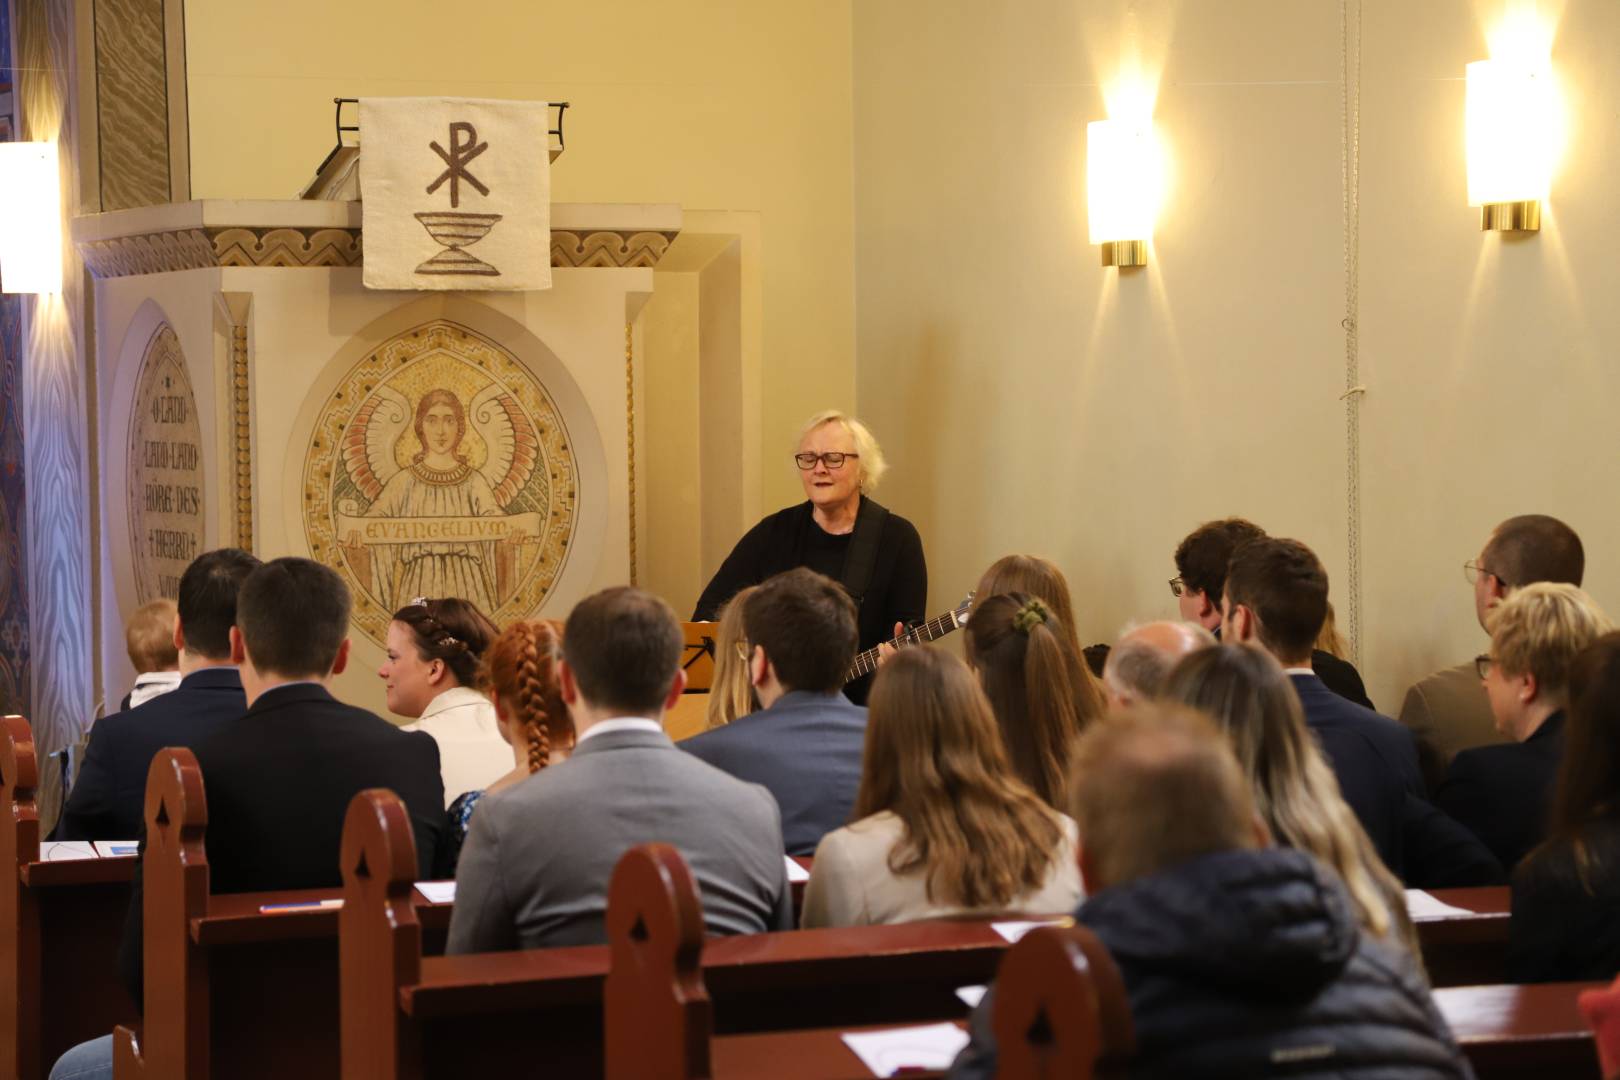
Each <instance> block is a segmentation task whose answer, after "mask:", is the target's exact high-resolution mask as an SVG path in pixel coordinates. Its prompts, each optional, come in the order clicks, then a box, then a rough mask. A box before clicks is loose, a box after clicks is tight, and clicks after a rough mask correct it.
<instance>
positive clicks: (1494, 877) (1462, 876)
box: [1221, 537, 1503, 888]
mask: <svg viewBox="0 0 1620 1080" xmlns="http://www.w3.org/2000/svg"><path fill="white" fill-rule="evenodd" d="M1327 593H1328V578H1327V571H1326V570H1324V569H1323V567H1322V563H1321V561H1320V560H1318V559H1317V557H1316V555H1315V553H1313V552H1312V551H1311V549H1310V548H1308V547H1306V546H1305V545H1304V544H1302V543H1300V542H1299V541H1298V540H1278V539H1272V538H1269V537H1268V538H1265V539H1260V540H1250V541H1248V542H1247V543H1245V544H1243V545H1242V546H1241V547H1239V548H1238V549H1237V551H1236V552H1234V553H1233V555H1232V563H1231V566H1230V567H1229V568H1228V571H1227V576H1226V593H1225V597H1224V599H1223V601H1222V604H1221V610H1222V626H1223V630H1224V633H1223V635H1222V637H1223V639H1224V640H1225V641H1227V642H1230V643H1232V644H1251V645H1257V646H1259V647H1261V648H1263V649H1265V650H1266V651H1267V652H1269V653H1271V655H1272V656H1273V657H1275V658H1276V659H1277V662H1278V663H1280V664H1282V665H1283V667H1284V668H1285V669H1286V670H1287V671H1288V674H1289V677H1290V678H1291V679H1292V680H1293V683H1294V690H1295V691H1296V692H1297V693H1298V694H1299V703H1300V705H1301V707H1302V708H1303V710H1304V713H1305V723H1306V724H1307V725H1308V726H1309V727H1310V729H1311V731H1312V732H1313V733H1314V734H1315V735H1316V739H1317V741H1318V742H1319V743H1320V744H1321V746H1322V749H1323V751H1324V752H1325V753H1326V754H1327V759H1328V764H1329V765H1331V766H1332V767H1333V772H1334V775H1336V776H1337V777H1338V780H1339V790H1340V791H1341V792H1342V793H1343V795H1344V801H1345V802H1347V803H1349V804H1350V808H1351V809H1352V810H1354V811H1355V814H1356V817H1357V818H1358V819H1359V820H1360V821H1361V826H1362V828H1363V829H1365V830H1366V831H1367V836H1368V838H1369V839H1371V840H1372V842H1373V845H1374V846H1375V847H1376V848H1377V849H1378V854H1379V855H1380V856H1381V857H1382V858H1383V860H1384V864H1385V865H1386V866H1388V867H1389V868H1390V870H1392V871H1394V873H1395V874H1396V875H1398V876H1399V877H1401V878H1402V879H1403V880H1404V881H1405V882H1406V883H1407V884H1408V885H1411V886H1413V887H1416V888H1439V887H1447V886H1460V885H1493V884H1499V883H1500V882H1501V881H1502V880H1503V871H1502V867H1501V865H1500V864H1499V863H1498V862H1497V861H1496V859H1495V858H1494V857H1493V856H1492V855H1491V854H1490V852H1489V851H1487V850H1486V849H1485V847H1484V845H1482V844H1481V843H1480V842H1479V841H1478V839H1477V838H1476V837H1474V836H1473V835H1472V834H1470V833H1469V832H1468V830H1467V829H1465V828H1463V827H1462V826H1461V825H1459V824H1458V823H1457V822H1456V821H1454V820H1452V819H1451V818H1449V817H1447V816H1446V815H1445V814H1444V813H1442V812H1440V811H1439V810H1437V809H1435V808H1434V806H1432V805H1431V804H1430V803H1429V802H1428V801H1426V799H1425V798H1424V791H1423V779H1422V777H1421V775H1420V774H1419V772H1418V764H1417V752H1416V749H1415V747H1414V746H1413V744H1412V737H1411V735H1410V734H1409V733H1408V732H1407V731H1406V729H1404V728H1402V727H1401V726H1400V725H1399V724H1397V723H1395V721H1393V720H1391V719H1389V718H1388V717H1386V716H1380V715H1379V714H1378V713H1375V712H1373V711H1372V710H1371V709H1367V708H1363V707H1362V706H1360V705H1357V704H1355V703H1354V702H1351V701H1347V700H1345V699H1344V698H1343V697H1341V696H1340V695H1338V694H1335V693H1333V692H1332V691H1331V690H1329V689H1328V688H1327V687H1326V686H1324V685H1323V683H1322V680H1321V679H1319V678H1318V677H1317V676H1316V673H1315V672H1314V671H1312V670H1311V664H1312V655H1311V643H1312V642H1314V641H1315V640H1316V635H1317V634H1318V633H1320V632H1321V629H1322V622H1323V620H1325V619H1326V618H1327Z"/></svg>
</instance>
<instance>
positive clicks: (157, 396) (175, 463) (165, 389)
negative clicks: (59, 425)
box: [129, 323, 204, 604]
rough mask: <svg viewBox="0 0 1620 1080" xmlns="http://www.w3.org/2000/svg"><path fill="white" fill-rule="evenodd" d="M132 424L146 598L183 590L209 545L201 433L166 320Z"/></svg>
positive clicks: (133, 548) (147, 360) (150, 354)
mask: <svg viewBox="0 0 1620 1080" xmlns="http://www.w3.org/2000/svg"><path fill="white" fill-rule="evenodd" d="M133 408H134V411H133V412H132V413H131V414H130V424H129V532H130V536H129V541H130V555H131V557H132V561H133V563H134V567H135V594H136V596H137V598H138V599H139V601H140V602H141V603H143V604H144V603H146V602H147V601H148V600H155V599H157V598H158V597H160V596H167V597H170V598H171V599H172V598H173V597H175V596H176V595H178V593H179V591H180V575H181V573H183V572H184V571H185V568H186V566H187V564H189V563H190V562H191V560H192V559H194V558H196V557H197V556H198V555H199V554H201V552H202V550H203V513H204V506H203V502H204V496H203V475H202V431H201V429H200V428H199V427H198V423H197V399H196V397H195V396H194V395H193V394H192V390H191V379H190V377H189V376H188V375H187V374H186V358H185V356H184V355H183V354H182V353H181V351H180V341H179V339H178V338H176V337H175V334H174V328H173V327H171V326H169V324H168V323H160V324H159V325H158V328H157V330H156V331H155V332H154V333H153V334H152V340H151V341H150V342H148V343H147V346H146V352H145V353H144V354H143V355H142V357H141V369H140V374H139V375H138V376H137V378H136V383H135V403H134V407H133Z"/></svg>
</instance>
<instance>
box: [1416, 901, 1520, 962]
mask: <svg viewBox="0 0 1620 1080" xmlns="http://www.w3.org/2000/svg"><path fill="white" fill-rule="evenodd" d="M1427 891H1428V892H1429V893H1430V894H1431V895H1432V896H1433V897H1434V898H1435V899H1436V900H1439V901H1440V902H1441V903H1443V904H1449V905H1451V906H1452V907H1456V908H1462V909H1464V910H1465V911H1467V912H1469V913H1470V914H1467V915H1447V916H1443V917H1439V918H1423V919H1418V920H1416V924H1417V935H1418V945H1419V947H1420V948H1421V949H1422V951H1423V965H1424V967H1425V968H1427V969H1428V973H1429V982H1430V984H1431V985H1433V986H1436V987H1442V986H1478V985H1484V984H1487V983H1505V982H1506V981H1507V978H1508V972H1507V941H1508V907H1509V905H1510V903H1511V900H1512V895H1511V890H1510V889H1509V888H1508V887H1507V886H1506V885H1493V886H1490V887H1487V888H1472V889H1429V890H1427Z"/></svg>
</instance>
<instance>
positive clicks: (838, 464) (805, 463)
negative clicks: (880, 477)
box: [793, 450, 861, 472]
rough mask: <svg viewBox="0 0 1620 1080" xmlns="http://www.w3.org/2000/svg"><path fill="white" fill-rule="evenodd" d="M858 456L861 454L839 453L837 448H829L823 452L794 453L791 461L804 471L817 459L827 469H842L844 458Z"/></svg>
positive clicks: (809, 468) (814, 465)
mask: <svg viewBox="0 0 1620 1080" xmlns="http://www.w3.org/2000/svg"><path fill="white" fill-rule="evenodd" d="M860 456H861V455H859V454H844V453H840V452H839V451H837V450H829V451H827V452H826V453H825V454H812V453H809V452H808V451H807V452H805V453H803V454H794V455H793V461H794V463H795V464H797V465H798V466H799V468H800V469H801V470H803V471H804V472H809V471H810V470H811V469H813V468H815V467H816V462H818V461H819V462H821V463H822V464H823V465H825V466H827V468H829V469H842V468H843V467H844V459H845V458H852V457H860Z"/></svg>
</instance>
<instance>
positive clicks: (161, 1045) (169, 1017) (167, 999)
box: [113, 747, 211, 1080]
mask: <svg viewBox="0 0 1620 1080" xmlns="http://www.w3.org/2000/svg"><path fill="white" fill-rule="evenodd" d="M207 828H208V799H207V796H206V795H205V793H204V790H203V778H202V770H201V769H200V768H198V766H197V759H196V758H195V757H194V756H193V755H192V753H191V751H190V750H187V749H184V748H180V747H170V748H169V749H166V750H160V751H159V752H158V753H157V756H155V757H154V758H153V759H152V764H151V767H150V768H149V769H148V770H147V774H146V850H145V854H144V856H143V859H142V866H141V868H140V869H139V870H138V871H137V873H139V874H140V875H141V882H142V884H141V887H142V890H143V894H144V895H143V898H142V910H141V929H142V935H141V936H142V939H143V947H142V952H143V955H144V963H143V965H142V966H143V973H142V977H141V979H142V985H143V986H144V987H145V994H144V997H145V1015H144V1017H143V1020H142V1025H141V1030H140V1031H139V1032H137V1031H136V1030H135V1029H133V1028H130V1027H124V1026H120V1027H118V1028H116V1029H115V1030H114V1032H113V1075H114V1076H115V1077H116V1078H117V1080H142V1078H145V1077H154V1078H157V1077H162V1078H164V1080H170V1078H172V1080H202V1078H204V1077H206V1076H207V1075H208V1064H209V1061H208V1051H209V1023H210V1019H211V1018H210V1012H209V996H208V967H207V963H206V961H205V958H204V957H203V955H202V953H201V951H200V950H198V949H194V948H192V942H191V922H192V920H193V919H197V918H201V917H202V916H204V915H206V914H207V913H208V858H207V853H206V851H205V850H204V845H203V842H204V834H205V833H206V831H207Z"/></svg>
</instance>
